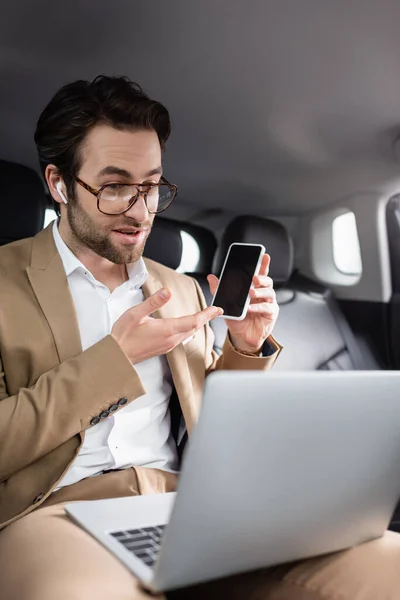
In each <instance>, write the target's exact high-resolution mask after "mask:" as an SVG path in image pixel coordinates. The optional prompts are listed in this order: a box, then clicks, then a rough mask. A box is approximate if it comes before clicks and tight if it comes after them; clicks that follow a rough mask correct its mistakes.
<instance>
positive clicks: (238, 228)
mask: <svg viewBox="0 0 400 600" xmlns="http://www.w3.org/2000/svg"><path fill="white" fill-rule="evenodd" d="M233 242H242V243H248V244H263V245H264V246H265V249H266V251H267V253H268V254H269V255H270V256H271V267H270V276H271V277H272V279H273V280H274V282H275V283H280V284H282V283H285V282H286V281H288V279H290V276H291V275H292V272H293V244H292V240H291V239H290V237H289V234H288V232H287V231H286V229H285V228H284V227H283V225H281V224H280V223H278V222H277V221H272V220H271V219H263V218H261V217H253V216H243V217H236V218H235V219H234V220H233V221H231V222H230V223H229V225H228V227H227V228H226V230H225V233H224V234H223V236H222V240H221V244H220V246H219V249H218V252H217V255H216V257H215V261H214V269H213V270H214V273H215V274H216V275H219V274H220V273H221V270H222V267H223V264H224V260H225V256H226V253H227V251H228V248H229V246H230V245H231V244H233Z"/></svg>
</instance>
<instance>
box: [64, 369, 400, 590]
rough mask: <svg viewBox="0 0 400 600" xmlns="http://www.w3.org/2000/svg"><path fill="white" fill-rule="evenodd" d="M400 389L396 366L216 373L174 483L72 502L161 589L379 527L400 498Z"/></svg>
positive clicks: (360, 536)
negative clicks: (173, 487) (160, 490)
mask: <svg viewBox="0 0 400 600" xmlns="http://www.w3.org/2000/svg"><path fill="white" fill-rule="evenodd" d="M399 390H400V373H399V372H387V371H386V372H383V371H382V372H372V371H363V372H361V371H360V372H350V371H349V372H334V373H333V372H317V373H315V372H313V373H304V372H303V373H266V372H256V371H231V372H229V371H222V372H216V373H214V374H211V375H210V376H209V377H208V378H207V380H206V386H205V392H204V401H203V406H202V409H201V413H200V418H199V422H198V424H197V426H196V427H195V430H194V432H193V435H192V438H191V441H190V444H189V447H188V450H187V453H186V456H185V459H184V463H183V468H182V472H181V477H180V482H179V486H178V491H177V492H176V493H170V494H162V495H149V496H137V497H129V498H118V499H110V500H95V501H90V502H86V501H85V502H75V503H72V504H67V505H66V512H67V513H68V515H69V516H70V517H71V518H72V519H73V520H74V521H75V522H76V523H78V524H79V525H80V526H81V527H83V528H84V529H85V530H86V531H88V532H89V533H90V534H91V535H92V536H94V537H95V538H96V539H97V540H98V541H99V542H101V543H102V544H103V545H104V546H105V547H106V548H107V549H108V550H109V551H110V552H112V553H113V554H114V555H115V556H116V557H118V558H119V559H120V560H121V561H122V562H123V563H124V564H125V565H126V566H127V567H128V569H130V570H131V571H132V573H134V574H135V575H136V576H137V577H138V578H139V580H140V581H141V582H142V584H143V585H144V587H146V588H147V589H149V590H151V591H153V592H163V591H169V590H173V589H177V588H181V587H185V586H189V585H192V584H196V583H200V582H203V581H208V580H212V579H215V578H220V577H224V576H228V575H232V574H236V573H241V572H245V571H251V570H256V569H260V568H263V567H268V566H273V565H276V564H280V563H285V562H289V561H293V560H298V559H303V558H307V557H311V556H316V555H321V554H325V553H328V552H334V551H337V550H341V549H344V548H348V547H350V546H353V545H357V544H360V543H362V542H365V541H367V540H371V539H373V538H377V537H380V536H381V535H382V534H383V533H384V531H385V529H386V528H387V526H388V523H389V521H390V518H391V515H392V514H393V512H394V509H395V506H396V504H397V501H398V499H399V497H400V399H399Z"/></svg>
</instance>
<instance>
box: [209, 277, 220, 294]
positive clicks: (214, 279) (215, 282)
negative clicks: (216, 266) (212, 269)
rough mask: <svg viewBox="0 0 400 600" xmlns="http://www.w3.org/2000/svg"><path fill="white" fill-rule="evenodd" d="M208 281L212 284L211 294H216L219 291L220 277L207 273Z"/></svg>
mask: <svg viewBox="0 0 400 600" xmlns="http://www.w3.org/2000/svg"><path fill="white" fill-rule="evenodd" d="M207 281H208V285H209V286H210V292H211V295H212V296H214V294H215V292H216V291H217V287H218V283H219V279H218V277H215V275H207Z"/></svg>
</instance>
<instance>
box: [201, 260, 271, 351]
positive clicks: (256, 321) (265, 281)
mask: <svg viewBox="0 0 400 600" xmlns="http://www.w3.org/2000/svg"><path fill="white" fill-rule="evenodd" d="M270 261H271V259H270V257H269V255H268V254H264V256H263V259H262V263H261V267H260V270H259V273H258V275H256V276H255V277H253V285H252V287H251V290H250V305H249V308H248V311H247V315H246V317H245V318H244V319H243V320H242V321H232V320H230V319H227V320H226V324H227V327H228V330H229V334H230V339H231V342H232V344H233V346H234V347H235V348H236V350H237V351H238V352H244V353H246V354H247V353H249V354H254V355H256V354H258V353H259V352H261V349H262V346H263V344H264V342H265V341H266V340H267V338H268V337H269V336H270V335H271V333H272V330H273V328H274V326H275V323H276V320H277V318H278V314H279V306H278V304H277V302H276V295H275V291H274V287H273V285H274V284H273V281H272V279H271V278H270V277H268V272H269V264H270ZM207 280H208V283H209V286H210V292H211V294H212V295H214V294H215V292H216V289H217V287H218V281H219V280H218V278H217V277H215V275H209V276H208V277H207Z"/></svg>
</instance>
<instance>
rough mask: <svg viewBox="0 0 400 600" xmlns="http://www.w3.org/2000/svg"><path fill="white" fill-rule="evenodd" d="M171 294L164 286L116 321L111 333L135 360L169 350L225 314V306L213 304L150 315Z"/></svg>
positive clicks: (166, 300)
mask: <svg viewBox="0 0 400 600" xmlns="http://www.w3.org/2000/svg"><path fill="white" fill-rule="evenodd" d="M170 298H171V292H170V291H169V290H168V289H167V288H162V289H161V290H159V291H158V292H156V293H155V294H153V295H152V296H150V297H149V298H147V299H146V300H145V301H144V302H141V303H140V304H137V305H136V306H133V307H132V308H130V309H129V310H127V311H126V312H124V314H123V315H122V316H121V317H120V318H119V319H118V321H116V322H115V324H114V327H113V328H112V331H111V335H112V336H113V337H114V338H115V339H116V340H117V342H118V344H119V345H120V346H121V348H122V350H123V351H124V352H125V354H126V355H127V356H128V358H129V359H130V361H131V362H132V364H137V363H140V362H142V361H144V360H147V359H149V358H153V357H154V356H160V355H162V354H167V353H168V352H170V351H171V350H173V349H174V348H175V347H176V346H178V345H179V344H181V343H182V342H183V341H184V340H186V339H187V338H189V337H191V336H193V335H194V334H195V332H196V331H197V330H199V329H201V328H202V327H204V325H205V324H206V323H208V322H209V321H211V320H212V319H214V318H215V317H217V316H219V315H222V309H220V308H216V307H215V306H210V307H208V308H205V309H204V310H201V311H199V312H198V313H196V314H194V315H188V316H185V317H177V318H173V319H153V318H152V317H151V316H150V315H151V314H152V313H154V312H156V311H157V310H159V309H160V308H162V307H163V306H164V305H165V304H167V302H169V300H170Z"/></svg>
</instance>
